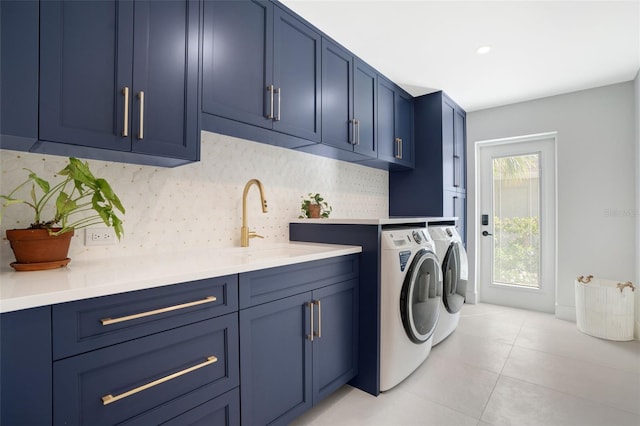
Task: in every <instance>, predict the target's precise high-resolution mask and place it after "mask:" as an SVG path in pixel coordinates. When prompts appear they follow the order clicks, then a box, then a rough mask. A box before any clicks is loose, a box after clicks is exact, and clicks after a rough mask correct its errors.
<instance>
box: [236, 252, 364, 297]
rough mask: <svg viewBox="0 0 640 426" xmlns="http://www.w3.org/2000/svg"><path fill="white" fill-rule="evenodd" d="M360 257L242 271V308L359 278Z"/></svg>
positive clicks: (342, 257)
mask: <svg viewBox="0 0 640 426" xmlns="http://www.w3.org/2000/svg"><path fill="white" fill-rule="evenodd" d="M358 259H359V255H349V256H340V257H333V258H330V259H323V260H316V261H312V262H304V263H298V264H295V265H288V266H280V267H277V268H270V269H262V270H259V271H253V272H247V273H244V274H240V279H239V281H240V285H239V292H240V296H239V297H240V308H247V307H249V306H254V305H259V304H261V303H266V302H270V301H273V300H277V299H282V298H283V297H288V296H292V295H294V294H300V293H303V292H305V291H311V290H313V289H316V288H320V287H324V286H327V285H331V284H335V283H339V282H342V281H347V280H350V279H353V278H356V277H358V274H359V269H358V268H359V266H358V265H359V264H358Z"/></svg>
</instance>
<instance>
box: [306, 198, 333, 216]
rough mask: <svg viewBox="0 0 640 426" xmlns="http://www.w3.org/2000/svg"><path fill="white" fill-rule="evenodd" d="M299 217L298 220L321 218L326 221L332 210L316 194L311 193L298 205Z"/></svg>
mask: <svg viewBox="0 0 640 426" xmlns="http://www.w3.org/2000/svg"><path fill="white" fill-rule="evenodd" d="M300 210H301V215H300V216H299V218H300V219H304V218H311V219H317V218H323V219H326V218H328V217H329V215H330V214H331V211H332V210H333V209H332V208H331V206H330V205H329V203H327V202H326V201H325V200H324V198H322V196H321V195H320V194H318V193H316V194H314V193H312V192H310V193H309V197H308V198H303V199H302V203H301V204H300Z"/></svg>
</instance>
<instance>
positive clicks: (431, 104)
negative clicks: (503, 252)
mask: <svg viewBox="0 0 640 426" xmlns="http://www.w3.org/2000/svg"><path fill="white" fill-rule="evenodd" d="M414 106H415V114H416V123H415V138H416V148H415V168H414V169H413V170H410V171H399V172H394V173H390V174H389V214H390V215H391V216H441V215H442V216H456V217H458V223H457V226H458V228H459V231H460V234H461V235H462V236H463V239H465V236H464V233H465V225H466V218H465V216H466V171H465V170H466V112H465V111H464V110H463V109H462V108H461V107H460V106H459V105H458V104H456V103H455V102H454V101H453V100H452V99H451V98H449V97H448V96H447V95H446V94H445V93H443V92H435V93H430V94H427V95H423V96H419V97H417V98H415V99H414ZM416 188H419V190H418V192H416Z"/></svg>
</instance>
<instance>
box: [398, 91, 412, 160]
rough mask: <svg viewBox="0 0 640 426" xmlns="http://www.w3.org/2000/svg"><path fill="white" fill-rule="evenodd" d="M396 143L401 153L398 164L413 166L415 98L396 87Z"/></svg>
mask: <svg viewBox="0 0 640 426" xmlns="http://www.w3.org/2000/svg"><path fill="white" fill-rule="evenodd" d="M395 95H396V97H395V102H396V117H395V129H396V138H397V141H396V143H397V144H398V147H397V148H396V150H397V151H399V155H396V157H395V158H396V161H395V163H396V164H400V165H404V166H407V167H413V98H412V97H411V95H409V94H408V93H407V92H405V91H404V90H402V89H400V88H399V87H396V91H395Z"/></svg>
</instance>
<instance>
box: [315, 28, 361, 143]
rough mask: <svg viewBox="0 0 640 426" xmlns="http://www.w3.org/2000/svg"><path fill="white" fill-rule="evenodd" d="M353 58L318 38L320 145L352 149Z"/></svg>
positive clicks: (353, 125)
mask: <svg viewBox="0 0 640 426" xmlns="http://www.w3.org/2000/svg"><path fill="white" fill-rule="evenodd" d="M355 130H356V124H355V122H354V120H353V56H352V55H351V53H349V52H348V51H347V50H346V49H344V48H343V47H341V46H339V45H337V44H336V43H333V42H331V41H330V40H327V39H325V38H323V39H322V143H323V144H325V145H330V146H334V147H336V148H340V149H344V150H347V151H353V150H354V144H355V143H356V135H355Z"/></svg>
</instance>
